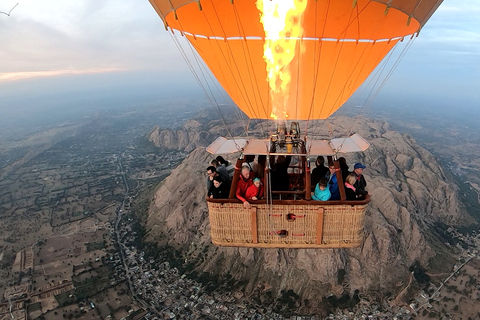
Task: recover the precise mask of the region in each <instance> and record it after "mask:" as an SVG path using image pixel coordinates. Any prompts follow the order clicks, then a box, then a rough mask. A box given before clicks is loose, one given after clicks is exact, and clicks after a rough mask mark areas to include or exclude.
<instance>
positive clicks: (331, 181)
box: [326, 162, 340, 200]
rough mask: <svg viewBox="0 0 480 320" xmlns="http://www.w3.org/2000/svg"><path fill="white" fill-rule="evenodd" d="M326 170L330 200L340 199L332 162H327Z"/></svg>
mask: <svg viewBox="0 0 480 320" xmlns="http://www.w3.org/2000/svg"><path fill="white" fill-rule="evenodd" d="M328 170H329V172H327V176H326V178H327V183H328V189H329V190H330V193H331V194H332V196H331V197H330V200H340V191H339V190H338V182H337V175H336V174H335V166H334V164H333V162H330V163H329V164H328Z"/></svg>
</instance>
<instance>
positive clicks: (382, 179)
mask: <svg viewBox="0 0 480 320" xmlns="http://www.w3.org/2000/svg"><path fill="white" fill-rule="evenodd" d="M331 126H332V127H333V128H334V130H333V132H331V135H332V137H336V136H346V135H348V133H349V132H351V131H355V132H358V133H359V134H360V135H362V136H363V137H365V138H366V139H367V140H368V141H369V142H370V143H371V144H372V146H371V147H370V148H369V149H368V150H367V151H366V152H365V153H363V154H357V155H353V156H352V155H350V154H346V155H345V157H346V158H347V162H348V163H349V164H351V165H353V163H355V162H357V161H360V162H362V163H365V164H366V165H367V169H366V170H365V172H364V173H365V176H366V178H367V183H368V186H367V189H368V190H369V193H370V194H371V197H372V201H371V203H370V205H369V209H368V216H367V218H366V225H365V241H364V243H363V245H362V246H361V247H359V248H354V249H330V250H325V249H324V250H314V249H308V250H304V249H253V248H228V247H215V246H213V245H212V244H211V242H210V235H209V220H208V211H207V206H206V203H205V200H204V197H205V182H206V176H205V172H204V170H205V166H206V165H207V163H208V162H209V160H211V159H212V156H211V155H209V154H207V153H206V152H205V149H204V148H201V147H197V148H196V149H195V150H194V151H193V152H191V153H190V155H189V156H188V157H187V158H186V159H185V160H184V161H183V163H182V164H181V165H179V166H178V167H177V168H176V169H175V170H174V171H173V172H172V174H171V175H170V176H169V177H168V178H167V179H165V180H164V181H163V182H162V184H161V185H160V186H159V188H158V191H157V192H156V194H155V197H154V199H153V201H152V204H151V207H150V211H149V216H148V220H147V222H146V228H147V230H148V236H147V240H148V241H153V242H156V243H158V245H159V246H168V247H171V248H174V249H175V250H177V252H178V253H179V254H180V255H181V257H182V259H183V260H184V262H185V264H186V265H188V266H189V268H190V270H191V271H193V272H195V273H197V274H201V273H208V274H210V275H211V276H212V278H217V280H218V281H217V285H221V284H228V285H229V286H231V287H230V289H232V288H236V289H238V290H242V291H244V293H245V294H247V295H250V296H251V297H257V298H258V299H260V300H262V301H263V299H265V301H267V302H268V299H269V298H270V297H280V296H282V295H285V292H288V290H293V292H294V293H295V294H298V296H299V299H298V301H300V302H298V303H299V305H298V306H297V308H300V309H299V310H304V311H305V312H314V311H315V306H316V305H318V303H315V302H316V301H320V300H321V299H322V298H323V297H327V296H329V295H332V294H333V295H337V296H338V295H341V294H345V293H349V294H350V296H351V295H352V294H353V291H354V290H357V289H358V290H359V291H360V293H361V294H374V295H375V296H376V297H382V296H385V295H387V293H391V294H392V296H393V297H394V296H395V294H396V293H398V292H399V291H401V290H402V289H403V288H404V287H405V286H406V284H407V283H408V281H409V278H410V272H409V270H408V269H409V267H410V266H411V265H412V264H413V263H414V262H415V261H418V262H420V264H421V265H423V266H427V268H430V269H431V270H439V269H441V268H442V267H443V268H446V267H447V264H448V259H444V257H445V256H448V254H446V253H448V250H449V249H448V246H446V245H445V244H444V243H442V242H441V241H440V240H439V238H438V237H437V235H436V234H435V232H434V231H433V230H434V228H433V226H434V225H435V224H438V223H445V224H447V225H460V224H469V223H472V220H471V219H470V218H469V217H468V216H467V215H466V213H465V212H464V210H463V208H462V205H461V204H460V203H459V201H458V199H457V191H458V190H457V187H456V186H455V185H454V184H453V183H451V182H449V181H447V179H446V177H445V174H444V172H443V171H442V168H441V167H440V165H439V163H438V162H437V161H436V159H435V157H434V156H433V155H432V154H430V153H429V152H428V151H427V150H425V149H423V148H422V147H420V146H418V145H417V144H416V142H415V141H414V140H413V139H412V138H411V137H409V136H408V135H401V134H399V133H398V132H394V131H391V130H389V128H388V125H387V124H386V123H383V122H380V121H373V120H366V119H355V120H352V119H350V118H346V117H340V118H336V119H334V120H333V123H332V124H331ZM165 135H166V133H165ZM176 136H177V137H178V136H179V134H178V133H177V134H176ZM310 136H312V135H310ZM205 138H207V136H205ZM192 139H198V140H196V141H195V143H194V142H193V141H192V140H190V144H191V147H192V148H193V146H198V145H201V144H202V143H204V140H201V138H200V137H196V138H192ZM172 141H173V140H172ZM182 141H183V140H182ZM185 141H186V140H185ZM185 143H186V142H185ZM183 145H184V144H182V145H181V147H183ZM232 160H233V159H232ZM442 259H443V260H442ZM440 260H442V261H443V262H442V263H443V265H441V264H440V263H438V261H440ZM445 261H447V263H445ZM302 301H303V302H302ZM307 301H309V302H308V303H307ZM302 308H304V309H302Z"/></svg>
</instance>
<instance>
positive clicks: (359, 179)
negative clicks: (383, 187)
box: [353, 162, 368, 197]
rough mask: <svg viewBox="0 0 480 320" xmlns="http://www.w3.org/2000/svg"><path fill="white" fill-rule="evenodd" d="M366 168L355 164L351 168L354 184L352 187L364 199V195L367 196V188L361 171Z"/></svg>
mask: <svg viewBox="0 0 480 320" xmlns="http://www.w3.org/2000/svg"><path fill="white" fill-rule="evenodd" d="M366 167H367V166H365V165H363V164H361V163H359V162H357V163H355V165H354V166H353V173H354V174H355V178H356V181H355V184H354V187H355V189H356V190H357V192H358V193H359V194H361V195H363V196H364V197H365V195H367V194H368V191H367V190H365V188H366V187H367V181H365V177H364V176H363V169H365V168H366Z"/></svg>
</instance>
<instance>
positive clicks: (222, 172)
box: [210, 159, 232, 184]
mask: <svg viewBox="0 0 480 320" xmlns="http://www.w3.org/2000/svg"><path fill="white" fill-rule="evenodd" d="M210 164H211V165H212V166H214V167H215V169H216V170H217V173H218V174H219V175H220V177H222V179H223V181H227V182H228V183H229V184H231V183H232V179H231V178H230V176H229V175H228V172H227V168H225V166H224V165H221V164H220V163H219V162H218V160H217V159H213V160H212V161H211V162H210Z"/></svg>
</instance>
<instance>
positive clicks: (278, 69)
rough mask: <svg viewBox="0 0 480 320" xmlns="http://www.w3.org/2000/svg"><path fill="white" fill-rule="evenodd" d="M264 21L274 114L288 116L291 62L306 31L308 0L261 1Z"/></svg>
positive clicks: (275, 115)
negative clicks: (304, 22) (304, 19)
mask: <svg viewBox="0 0 480 320" xmlns="http://www.w3.org/2000/svg"><path fill="white" fill-rule="evenodd" d="M256 5H257V8H258V10H260V12H261V17H260V21H261V22H262V24H263V29H264V30H265V45H264V47H263V58H264V59H265V62H266V63H267V81H268V84H269V87H270V96H271V100H272V114H271V117H272V118H273V119H275V120H277V119H286V118H288V112H287V104H288V100H289V90H290V80H291V78H292V77H291V75H290V67H289V65H290V62H292V60H293V58H294V57H295V50H296V46H297V43H298V42H299V40H300V39H301V37H302V34H303V26H302V20H303V13H304V11H305V9H306V7H307V0H277V1H275V0H273V1H272V0H257V3H256Z"/></svg>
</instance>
